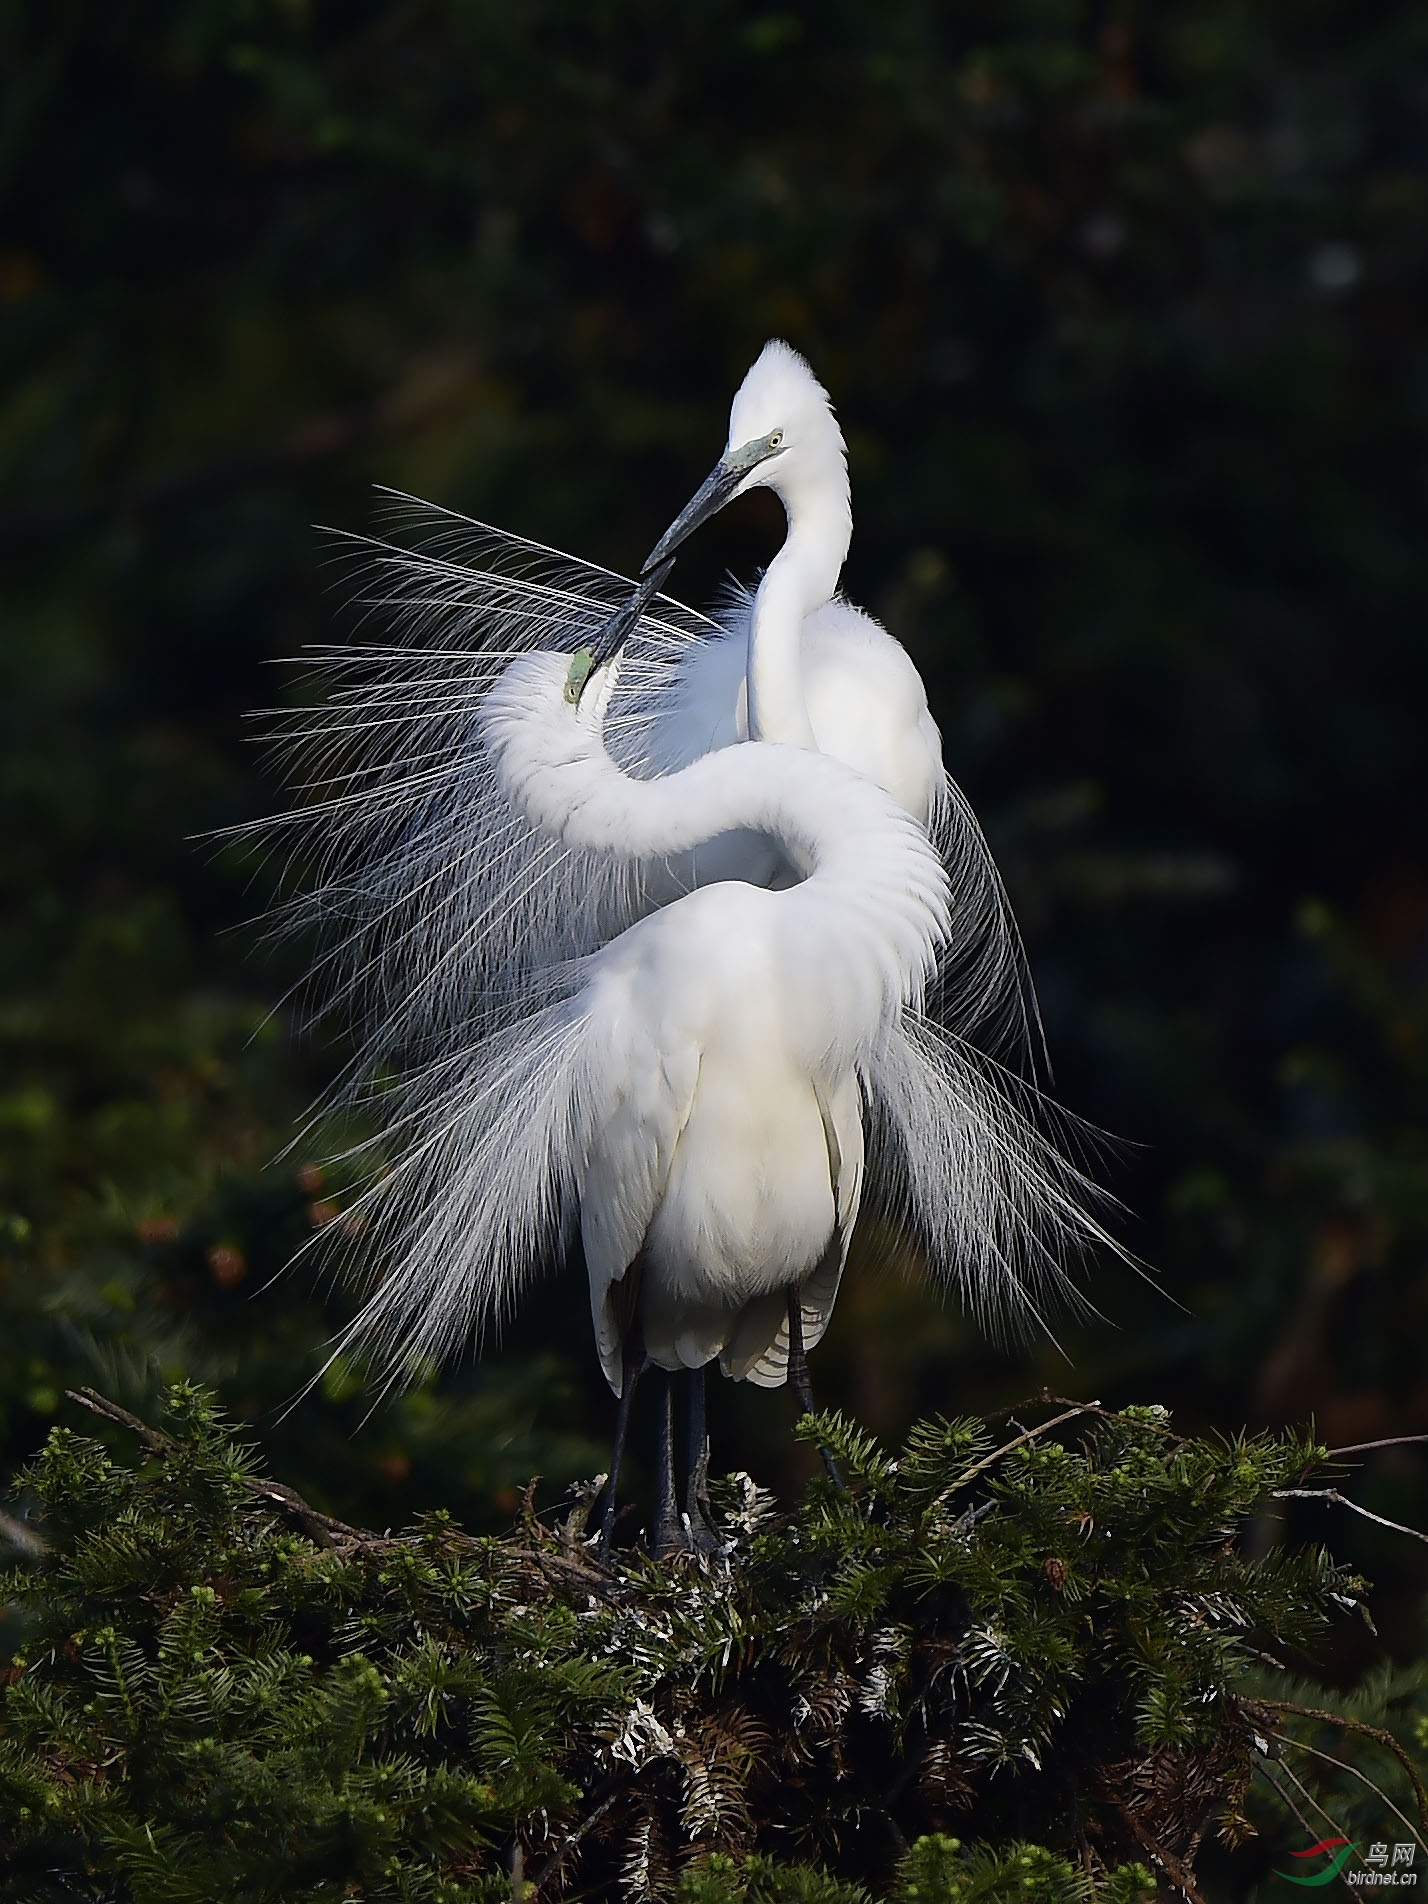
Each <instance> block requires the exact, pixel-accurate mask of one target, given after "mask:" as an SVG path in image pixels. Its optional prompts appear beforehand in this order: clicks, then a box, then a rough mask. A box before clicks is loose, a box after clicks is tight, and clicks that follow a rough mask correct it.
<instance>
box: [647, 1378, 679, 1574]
mask: <svg viewBox="0 0 1428 1904" xmlns="http://www.w3.org/2000/svg"><path fill="white" fill-rule="evenodd" d="M655 1381H656V1383H657V1387H658V1395H659V1402H658V1407H659V1416H658V1429H657V1433H658V1440H657V1441H656V1443H655V1518H654V1532H653V1536H652V1538H651V1541H650V1546H651V1548H652V1550H653V1551H654V1553H655V1554H656V1555H658V1556H660V1557H661V1558H663V1557H664V1556H665V1555H668V1554H674V1553H680V1552H682V1551H683V1549H684V1545H685V1541H684V1529H683V1527H682V1526H681V1525H680V1519H679V1504H678V1502H677V1501H676V1499H675V1495H674V1381H673V1378H672V1377H671V1376H670V1373H669V1370H668V1369H657V1370H656V1371H655Z"/></svg>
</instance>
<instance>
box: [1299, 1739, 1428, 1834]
mask: <svg viewBox="0 0 1428 1904" xmlns="http://www.w3.org/2000/svg"><path fill="white" fill-rule="evenodd" d="M1274 1736H1275V1738H1276V1739H1278V1740H1279V1742H1280V1744H1281V1745H1292V1746H1293V1747H1294V1749H1295V1750H1296V1751H1297V1752H1307V1753H1308V1754H1309V1756H1310V1757H1311V1758H1316V1759H1322V1760H1323V1761H1324V1763H1325V1765H1335V1766H1337V1767H1338V1769H1339V1770H1340V1771H1341V1772H1347V1773H1348V1774H1349V1777H1350V1778H1356V1779H1357V1780H1358V1781H1359V1783H1360V1785H1367V1786H1368V1788H1369V1790H1370V1791H1371V1792H1372V1793H1373V1795H1374V1797H1375V1798H1377V1799H1379V1800H1381V1801H1382V1803H1383V1804H1385V1805H1387V1807H1388V1809H1389V1810H1390V1811H1391V1812H1392V1813H1393V1815H1394V1817H1395V1818H1396V1819H1397V1820H1398V1822H1399V1823H1400V1824H1401V1825H1403V1826H1404V1827H1405V1828H1406V1829H1407V1830H1408V1831H1410V1832H1411V1833H1412V1835H1413V1837H1414V1838H1415V1839H1417V1841H1418V1843H1419V1844H1422V1843H1423V1837H1422V1834H1421V1833H1420V1831H1419V1829H1418V1827H1417V1825H1415V1824H1414V1822H1413V1820H1412V1819H1411V1818H1409V1817H1408V1816H1407V1814H1406V1813H1404V1812H1401V1811H1400V1810H1399V1809H1398V1807H1397V1805H1395V1804H1394V1802H1393V1800H1392V1799H1391V1798H1390V1797H1389V1795H1388V1793H1387V1792H1386V1791H1385V1790H1384V1789H1383V1787H1382V1785H1378V1784H1375V1782H1374V1781H1373V1779H1371V1778H1370V1777H1369V1775H1368V1773H1367V1772H1361V1771H1360V1770H1359V1768H1358V1766H1357V1765H1353V1764H1351V1763H1350V1761H1349V1760H1348V1759H1336V1758H1335V1757H1334V1755H1333V1753H1332V1752H1321V1751H1320V1750H1319V1748H1318V1746H1317V1745H1306V1744H1305V1742H1304V1740H1303V1739H1296V1738H1295V1737H1294V1735H1293V1734H1292V1733H1289V1732H1276V1733H1275V1735H1274Z"/></svg>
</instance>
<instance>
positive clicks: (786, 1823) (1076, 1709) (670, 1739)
mask: <svg viewBox="0 0 1428 1904" xmlns="http://www.w3.org/2000/svg"><path fill="white" fill-rule="evenodd" d="M89 1400H90V1402H91V1405H92V1406H94V1407H96V1408H97V1409H98V1410H99V1411H100V1412H102V1413H108V1414H109V1415H110V1416H111V1417H112V1418H115V1419H122V1416H121V1411H117V1410H114V1409H112V1408H111V1407H110V1406H109V1405H108V1404H104V1403H100V1402H99V1401H98V1399H97V1398H93V1397H91V1398H89ZM1019 1417H1020V1418H1019V1419H1013V1420H1011V1421H1010V1422H1009V1423H1006V1424H1003V1425H1001V1426H999V1427H998V1428H997V1429H995V1430H994V1429H993V1428H991V1427H989V1426H988V1425H987V1424H985V1423H983V1422H979V1421H973V1420H956V1421H947V1420H933V1421H927V1422H923V1423H920V1424H919V1425H918V1426H917V1427H916V1428H915V1429H914V1430H913V1432H912V1434H911V1435H910V1437H909V1439H908V1442H907V1445H906V1447H905V1448H904V1449H903V1450H902V1452H901V1454H900V1455H899V1456H898V1457H897V1458H896V1459H893V1458H890V1457H889V1456H888V1455H886V1454H885V1453H883V1452H882V1451H881V1450H880V1449H879V1448H878V1447H876V1446H875V1445H874V1444H873V1443H872V1442H871V1441H870V1439H869V1438H868V1437H867V1436H865V1435H864V1434H862V1433H861V1432H860V1431H858V1430H857V1429H855V1428H853V1427H852V1426H850V1425H849V1424H848V1423H847V1422H846V1421H845V1420H843V1419H842V1418H840V1417H838V1416H820V1417H817V1418H810V1420H809V1421H808V1422H807V1423H806V1424H805V1432H807V1433H810V1434H811V1433H816V1434H817V1435H818V1436H819V1437H820V1438H821V1439H822V1440H824V1441H825V1442H826V1443H827V1444H828V1445H829V1446H830V1447H831V1448H832V1449H833V1450H834V1451H835V1453H836V1454H837V1456H838V1458H839V1460H840V1461H841V1462H842V1464H843V1466H844V1469H845V1472H846V1473H847V1474H848V1476H849V1479H850V1487H849V1490H848V1491H847V1492H846V1493H837V1492H835V1491H834V1490H833V1489H831V1488H830V1487H829V1486H828V1484H826V1483H825V1482H822V1481H820V1482H817V1483H815V1484H813V1485H812V1487H811V1488H810V1490H809V1494H808V1497H807V1499H806V1500H805V1501H804V1503H803V1504H802V1505H801V1507H800V1508H799V1509H798V1510H797V1511H796V1512H795V1513H792V1514H783V1513H780V1512H778V1511H776V1509H775V1506H774V1503H773V1502H772V1500H771V1499H770V1498H769V1497H768V1496H766V1495H765V1494H763V1493H761V1492H760V1490H759V1489H757V1488H756V1487H755V1486H754V1485H753V1483H752V1482H750V1481H749V1480H748V1478H747V1477H746V1476H737V1475H736V1476H733V1477H730V1478H729V1479H727V1480H726V1481H724V1482H723V1483H722V1484H720V1485H719V1487H718V1488H717V1489H716V1500H717V1505H718V1506H719V1508H720V1512H721V1514H722V1525H723V1528H724V1531H725V1533H726V1535H727V1538H728V1540H729V1542H730V1552H729V1556H728V1560H727V1562H719V1563H715V1564H712V1565H710V1564H706V1563H703V1562H695V1561H693V1560H686V1561H680V1562H673V1563H668V1564H659V1563H656V1562H655V1561H653V1560H650V1559H649V1558H647V1557H646V1556H645V1555H644V1554H643V1553H641V1552H640V1551H638V1550H631V1551H627V1552H621V1553H619V1554H617V1555H616V1556H615V1558H614V1560H613V1561H612V1563H611V1565H609V1566H608V1567H604V1566H601V1565H599V1564H598V1563H597V1562H596V1561H595V1560H594V1559H593V1558H592V1555H591V1552H590V1550H589V1548H588V1547H587V1546H586V1545H585V1541H584V1534H585V1513H586V1509H587V1506H588V1501H587V1500H584V1499H581V1500H577V1501H576V1502H575V1504H574V1505H573V1507H572V1508H571V1510H570V1512H569V1514H568V1517H567V1518H566V1519H565V1520H564V1521H563V1522H562V1523H559V1524H549V1523H545V1522H542V1521H540V1520H538V1519H537V1518H536V1517H535V1515H534V1512H533V1511H532V1510H531V1508H530V1506H529V1503H528V1504H527V1508H526V1511H525V1513H524V1514H523V1516H522V1518H521V1520H520V1523H519V1525H518V1526H517V1527H516V1528H515V1529H514V1531H513V1532H512V1533H510V1534H509V1535H507V1536H505V1537H504V1538H499V1539H497V1538H489V1539H480V1540H478V1539H473V1538H471V1537H469V1536H467V1535H465V1534H463V1533H462V1532H461V1531H460V1530H459V1529H458V1528H457V1527H456V1526H455V1525H454V1524H453V1523H452V1522H451V1521H450V1520H449V1519H447V1518H445V1517H443V1516H435V1517H432V1518H429V1519H428V1520H426V1521H424V1522H423V1523H422V1524H421V1525H420V1526H418V1527H417V1528H415V1529H414V1530H412V1531H411V1532H409V1533H405V1534H402V1535H399V1536H390V1535H381V1536H378V1535H374V1534H370V1533H365V1532H362V1531H361V1530H359V1529H355V1528H350V1527H347V1526H345V1525H343V1524H342V1523H341V1522H338V1521H334V1520H332V1519H330V1518H329V1517H327V1516H324V1515H321V1514H319V1513H317V1512H316V1511H315V1510H313V1509H311V1508H310V1507H308V1506H307V1505H306V1504H305V1503H304V1502H302V1501H301V1500H300V1499H299V1498H298V1497H297V1496H295V1495H293V1494H292V1493H291V1492H290V1490H287V1489H285V1488H283V1487H281V1486H280V1485H278V1484H277V1483H273V1482H269V1481H267V1480H266V1479H264V1478H263V1477H262V1476H260V1475H259V1474H258V1473H257V1472H256V1470H255V1465H254V1462H253V1459H252V1457H251V1455H250V1453H249V1452H248V1450H247V1449H245V1448H244V1446H243V1445H242V1444H241V1443H240V1442H239V1441H238V1440H237V1439H236V1438H235V1437H234V1435H233V1434H232V1433H231V1432H230V1431H229V1429H227V1428H226V1427H225V1426H224V1425H223V1424H222V1423H221V1422H220V1421H219V1419H218V1418H217V1416H216V1413H215V1410H214V1407H213V1405H212V1402H211V1400H210V1399H209V1398H208V1397H207V1396H206V1395H205V1394H204V1393H202V1392H201V1391H198V1390H196V1389H193V1388H191V1387H188V1386H182V1385H181V1386H178V1387H176V1388H174V1389H173V1390H172V1391H171V1393H170V1397H169V1402H168V1409H167V1418H166V1422H165V1427H164V1431H163V1432H162V1433H160V1432H156V1431H153V1430H149V1429H145V1428H144V1427H143V1425H142V1424H140V1423H135V1422H131V1423H130V1425H131V1426H132V1427H133V1428H135V1429H136V1430H138V1431H139V1433H140V1438H141V1445H142V1448H143V1458H142V1461H141V1462H140V1464H139V1465H137V1466H132V1465H125V1464H123V1463H121V1462H119V1461H117V1460H116V1459H115V1458H114V1457H113V1456H112V1455H111V1454H110V1453H109V1452H108V1451H107V1450H106V1448H105V1447H104V1446H103V1445H102V1444H100V1443H99V1442H97V1441H93V1440H89V1439H86V1438H84V1437H81V1436H77V1435H75V1434H73V1433H70V1432H67V1431H63V1430H57V1431H55V1433H54V1434H53V1435H52V1437H51V1439H50V1443H49V1446H48V1448H47V1450H46V1451H45V1454H44V1455H43V1457H42V1459H41V1460H40V1461H39V1463H38V1464H37V1465H36V1467H35V1469H34V1470H33V1472H32V1473H31V1475H30V1476H29V1485H30V1486H31V1488H32V1489H33V1494H34V1498H35V1502H36V1507H37V1515H36V1520H35V1524H36V1526H37V1527H38V1529H39V1532H40V1536H41V1538H42V1541H43V1545H42V1547H41V1549H40V1551H39V1553H38V1555H37V1556H36V1558H35V1559H34V1562H33V1564H32V1565H31V1566H30V1567H29V1568H27V1569H26V1570H24V1571H22V1572H19V1573H16V1574H15V1575H14V1576H12V1577H11V1578H10V1580H9V1581H8V1583H7V1586H6V1591H7V1594H8V1596H9V1598H10V1599H11V1601H12V1603H13V1608H14V1611H15V1617H16V1618H17V1620H18V1623H19V1627H20V1631H21V1636H22V1637H21V1651H20V1652H19V1654H18V1655H17V1656H16V1658H15V1661H14V1664H13V1665H12V1667H11V1668H10V1669H9V1683H8V1685H7V1687H6V1689H5V1695H4V1697H5V1704H4V1715H5V1718H4V1731H3V1736H0V1871H3V1872H4V1874H5V1875H4V1877H3V1878H0V1885H3V1886H4V1887H5V1888H4V1889H3V1892H0V1895H4V1896H5V1897H7V1898H24V1899H26V1900H30V1899H34V1900H37V1901H38V1900H50V1899H54V1900H59V1899H85V1900H94V1901H96V1904H97V1901H98V1900H110V1899H113V1900H123V1901H124V1904H128V1901H129V1900H133V1904H160V1901H161V1900H162V1901H164V1904H200V1901H202V1904H213V1901H214V1900H218V1899H222V1900H225V1901H226V1900H234V1901H245V1904H246V1901H247V1900H252V1901H253V1904H258V1901H259V1900H262V1901H264V1904H266V1901H267V1900H284V1901H285V1904H286V1901H287V1900H297V1899H302V1900H309V1899H310V1900H328V1899H333V1900H335V1899H340V1898H363V1899H369V1898H370V1899H393V1900H395V1899H403V1900H408V1899H410V1900H423V1904H425V1901H427V1900H430V1901H431V1904H437V1901H438V1900H440V1901H441V1904H456V1901H457V1900H462V1901H463V1904H464V1901H465V1900H476V1899H491V1900H494V1899H497V1898H500V1899H503V1900H505V1899H510V1898H512V1897H520V1896H521V1895H524V1896H525V1897H526V1898H527V1899H528V1900H532V1901H533V1900H537V1899H538V1900H554V1899H557V1898H574V1897H607V1896H608V1897H618V1896H629V1897H634V1898H644V1897H649V1898H665V1897H670V1898H676V1897H677V1898H679V1899H681V1900H684V1901H685V1904H718V1901H720V1900H726V1899H728V1900H733V1899H748V1900H757V1901H759V1904H762V1901H765V1900H767V1901H768V1904H772V1901H773V1900H790V1901H792V1900H796V1899H803V1900H828V1901H829V1904H853V1900H861V1899H866V1898H888V1899H901V1900H908V1901H910V1900H913V1899H917V1900H945V1901H946V1904H952V1901H953V1900H956V1901H957V1904H971V1900H974V1899H978V1900H986V1901H987V1904H992V1900H998V1901H1000V1900H1007V1901H1010V1900H1014V1899H1015V1900H1023V1899H1027V1900H1033V1901H1036V1900H1045V1901H1046V1904H1051V1901H1052V1900H1060V1899H1066V1900H1071V1899H1081V1898H1088V1897H1095V1898H1097V1899H1103V1900H1105V1901H1106V1904H1130V1900H1132V1899H1136V1898H1148V1897H1150V1896H1151V1895H1153V1894H1154V1893H1155V1889H1156V1886H1157V1885H1159V1886H1160V1887H1162V1890H1161V1894H1163V1895H1167V1896H1174V1895H1176V1894H1177V1893H1178V1894H1181V1895H1184V1896H1186V1897H1189V1898H1192V1899H1194V1898H1196V1897H1199V1896H1200V1895H1201V1893H1200V1892H1199V1890H1198V1889H1197V1880H1196V1875H1195V1872H1196V1861H1197V1857H1198V1856H1199V1854H1200V1852H1201V1849H1202V1847H1203V1846H1205V1845H1206V1844H1209V1843H1213V1842H1215V1841H1216V1840H1219V1841H1229V1842H1235V1841H1238V1840H1240V1839H1242V1838H1244V1837H1246V1836H1248V1835H1250V1832H1251V1826H1250V1825H1249V1823H1248V1821H1247V1818H1246V1800H1247V1797H1248V1795H1249V1793H1250V1788H1251V1784H1252V1781H1253V1780H1254V1779H1255V1775H1256V1772H1257V1770H1260V1769H1264V1770H1265V1771H1266V1773H1267V1775H1268V1776H1270V1777H1271V1778H1272V1776H1273V1774H1272V1772H1270V1771H1269V1766H1270V1761H1271V1759H1272V1758H1273V1757H1274V1755H1275V1752H1276V1749H1277V1748H1276V1746H1275V1744H1274V1741H1275V1738H1276V1735H1284V1734H1285V1733H1286V1728H1288V1727H1290V1726H1291V1725H1292V1715H1291V1714H1290V1711H1289V1708H1288V1705H1287V1704H1286V1702H1284V1701H1282V1700H1275V1699H1272V1698H1269V1697H1267V1696H1251V1693H1250V1691H1249V1690H1248V1687H1249V1685H1250V1682H1251V1677H1252V1675H1253V1674H1254V1673H1256V1672H1258V1671H1261V1670H1262V1668H1263V1662H1264V1659H1265V1656H1266V1655H1273V1656H1279V1657H1282V1655H1283V1652H1284V1649H1286V1648H1298V1647H1302V1646H1303V1645H1305V1644H1306V1643H1307V1642H1309V1641H1311V1640H1312V1639H1313V1638H1314V1636H1315V1635H1316V1634H1317V1633H1318V1632H1320V1630H1321V1629H1322V1628H1323V1627H1324V1625H1325V1623H1326V1622H1327V1621H1328V1620H1329V1619H1330V1618H1331V1617H1333V1616H1334V1615H1336V1614H1340V1613H1343V1612H1345V1611H1352V1610H1354V1609H1355V1608H1357V1607H1358V1606H1359V1605H1360V1602H1361V1596H1362V1592H1363V1583H1362V1582H1361V1581H1359V1580H1357V1579H1355V1578H1353V1577H1351V1576H1349V1575H1347V1574H1346V1573H1345V1572H1344V1571H1342V1570H1341V1569H1340V1568H1339V1567H1338V1566H1336V1565H1335V1564H1334V1563H1333V1562H1332V1561H1331V1560H1330V1559H1329V1558H1328V1557H1327V1556H1326V1555H1325V1554H1324V1553H1323V1552H1321V1551H1319V1550H1317V1549H1305V1550H1302V1551H1299V1552H1294V1553H1290V1552H1286V1551H1283V1550H1279V1549H1275V1548H1271V1549H1269V1550H1268V1551H1267V1552H1264V1553H1262V1554H1259V1555H1253V1554H1251V1553H1250V1552H1248V1551H1247V1545H1246V1542H1245V1540H1244V1538H1243V1536H1244V1534H1245V1532H1246V1529H1247V1528H1248V1527H1249V1526H1250V1525H1251V1523H1252V1521H1253V1520H1254V1517H1255V1516H1256V1515H1257V1513H1258V1512H1259V1511H1260V1510H1261V1508H1262V1507H1263V1505H1264V1504H1265V1502H1266V1501H1267V1499H1268V1498H1269V1497H1270V1496H1272V1495H1273V1494H1274V1493H1275V1492H1276V1491H1277V1490H1280V1489H1283V1488H1288V1487H1302V1486H1304V1485H1306V1482H1307V1481H1309V1480H1310V1479H1311V1477H1312V1476H1313V1474H1314V1472H1315V1470H1316V1468H1317V1467H1318V1466H1319V1465H1320V1464H1321V1463H1322V1461H1323V1458H1324V1451H1323V1450H1322V1449H1319V1448H1317V1447H1315V1446H1314V1445H1313V1444H1312V1443H1310V1442H1307V1441H1304V1440H1302V1439H1298V1438H1295V1437H1293V1436H1283V1437H1258V1438H1255V1439H1253V1440H1243V1441H1234V1442H1222V1441H1199V1440H1185V1439H1182V1438H1180V1437H1178V1436H1176V1435H1175V1434H1174V1433H1173V1432H1172V1431H1171V1427H1170V1424H1169V1421H1168V1419H1167V1417H1166V1415H1165V1412H1164V1411H1163V1410H1161V1409H1157V1408H1143V1409H1128V1410H1126V1411H1124V1412H1123V1413H1120V1414H1112V1413H1109V1412H1107V1411H1104V1410H1101V1409H1100V1408H1098V1407H1096V1406H1094V1405H1086V1404H1072V1405H1066V1406H1060V1407H1056V1406H1039V1405H1034V1404H1033V1405H1028V1408H1027V1409H1025V1410H1022V1411H1019ZM1038 1417H1039V1418H1040V1419H1039V1422H1038V1420H1037V1418H1038ZM1023 1420H1031V1421H1032V1422H1033V1424H1034V1425H1031V1426H1024V1425H1022V1422H1023ZM1391 1743H1392V1742H1391V1741H1390V1744H1391ZM1306 1749H1307V1748H1306ZM1301 1770H1302V1767H1301ZM1403 1835H1404V1836H1408V1835H1410V1834H1409V1832H1407V1831H1405V1832H1404V1834H1403ZM1165 1887H1168V1888H1165Z"/></svg>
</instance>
